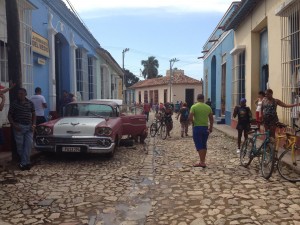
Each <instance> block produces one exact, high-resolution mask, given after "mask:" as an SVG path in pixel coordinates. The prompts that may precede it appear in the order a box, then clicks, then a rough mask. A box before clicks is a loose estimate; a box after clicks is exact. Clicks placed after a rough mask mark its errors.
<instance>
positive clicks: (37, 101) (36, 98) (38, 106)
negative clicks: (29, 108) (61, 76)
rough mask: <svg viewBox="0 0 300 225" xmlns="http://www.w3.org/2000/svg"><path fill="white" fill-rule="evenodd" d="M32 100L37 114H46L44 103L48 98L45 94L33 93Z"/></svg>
mask: <svg viewBox="0 0 300 225" xmlns="http://www.w3.org/2000/svg"><path fill="white" fill-rule="evenodd" d="M30 100H31V101H32V102H33V104H34V108H35V115H36V116H45V113H44V107H43V103H46V100H45V98H44V96H43V95H33V96H31V98H30Z"/></svg>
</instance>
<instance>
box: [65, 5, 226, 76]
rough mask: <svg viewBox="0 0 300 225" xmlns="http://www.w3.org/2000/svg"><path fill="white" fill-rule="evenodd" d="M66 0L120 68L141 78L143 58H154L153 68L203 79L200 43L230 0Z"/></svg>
mask: <svg viewBox="0 0 300 225" xmlns="http://www.w3.org/2000/svg"><path fill="white" fill-rule="evenodd" d="M64 1H65V2H66V1H68V2H70V3H71V5H72V6H73V8H74V9H75V11H76V12H77V13H78V15H79V17H80V19H81V20H82V21H83V22H84V24H85V25H86V26H87V28H88V29H89V30H90V32H91V33H92V34H93V36H94V37H95V38H96V40H97V41H98V42H99V43H100V45H101V47H102V48H104V49H106V50H107V51H108V52H110V54H111V55H112V57H113V58H114V59H115V60H116V61H117V63H118V64H119V65H120V67H123V60H122V58H123V56H122V55H123V54H122V52H123V50H124V49H126V48H129V50H128V51H126V52H125V53H124V68H125V69H127V70H129V71H130V72H132V73H133V74H135V75H136V76H138V77H139V78H140V79H143V78H142V77H140V76H141V70H142V69H143V66H142V65H141V61H142V60H147V59H148V57H150V56H154V57H155V58H156V59H157V60H158V62H159V68H158V72H159V74H160V75H163V76H165V75H166V71H167V70H169V69H170V60H171V59H174V58H176V59H177V60H178V61H177V62H175V63H174V64H172V68H173V69H175V68H177V69H181V70H184V73H185V75H187V76H189V77H192V78H195V79H197V80H200V79H202V78H203V60H202V59H198V57H199V56H202V55H203V53H201V51H203V46H204V44H205V43H206V42H207V40H208V39H209V37H210V35H211V34H212V32H213V31H214V30H215V28H216V27H217V25H218V23H219V22H220V20H221V19H222V17H223V16H224V13H225V12H226V11H227V9H228V8H229V7H230V5H231V3H232V1H231V0H208V1H207V0H172V1H171V0H152V1H146V0H127V1H124V0H108V1H101V0H85V1H83V0H64Z"/></svg>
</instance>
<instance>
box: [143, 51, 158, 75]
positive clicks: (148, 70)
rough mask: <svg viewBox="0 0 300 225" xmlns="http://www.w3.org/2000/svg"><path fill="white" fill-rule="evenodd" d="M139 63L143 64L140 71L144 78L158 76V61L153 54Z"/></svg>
mask: <svg viewBox="0 0 300 225" xmlns="http://www.w3.org/2000/svg"><path fill="white" fill-rule="evenodd" d="M141 64H142V66H144V69H143V71H142V75H143V77H144V79H152V78H157V77H158V67H159V63H158V60H157V59H155V57H154V56H149V57H148V59H147V60H142V61H141Z"/></svg>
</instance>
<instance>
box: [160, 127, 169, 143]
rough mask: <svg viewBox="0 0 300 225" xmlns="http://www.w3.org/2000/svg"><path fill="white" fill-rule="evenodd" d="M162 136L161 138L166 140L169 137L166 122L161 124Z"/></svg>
mask: <svg viewBox="0 0 300 225" xmlns="http://www.w3.org/2000/svg"><path fill="white" fill-rule="evenodd" d="M160 136H161V139H163V140H165V139H166V138H167V126H166V125H165V124H162V125H161V128H160Z"/></svg>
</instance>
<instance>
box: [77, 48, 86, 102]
mask: <svg viewBox="0 0 300 225" xmlns="http://www.w3.org/2000/svg"><path fill="white" fill-rule="evenodd" d="M87 70H88V66H87V53H86V50H84V49H82V48H78V49H76V80H77V91H78V92H79V93H80V94H81V96H82V100H87V99H88V71H87Z"/></svg>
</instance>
